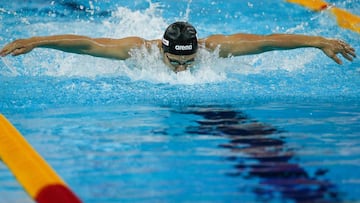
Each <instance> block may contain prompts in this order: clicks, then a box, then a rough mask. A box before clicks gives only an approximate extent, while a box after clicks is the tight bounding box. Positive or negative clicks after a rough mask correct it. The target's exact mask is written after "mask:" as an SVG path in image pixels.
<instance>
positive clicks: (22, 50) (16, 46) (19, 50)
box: [0, 40, 33, 56]
mask: <svg viewBox="0 0 360 203" xmlns="http://www.w3.org/2000/svg"><path fill="white" fill-rule="evenodd" d="M32 49H33V47H32V46H31V44H29V43H27V41H26V40H15V41H13V42H11V43H9V44H7V45H6V46H5V47H4V48H3V49H2V50H1V51H0V56H7V55H9V54H12V55H13V56H18V55H20V54H26V53H28V52H29V51H31V50H32Z"/></svg>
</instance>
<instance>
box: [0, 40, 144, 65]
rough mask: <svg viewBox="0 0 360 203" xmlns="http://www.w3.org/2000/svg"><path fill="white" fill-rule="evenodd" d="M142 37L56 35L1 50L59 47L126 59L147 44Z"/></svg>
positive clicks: (16, 51) (3, 53)
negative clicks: (134, 49)
mask: <svg viewBox="0 0 360 203" xmlns="http://www.w3.org/2000/svg"><path fill="white" fill-rule="evenodd" d="M147 44H148V41H146V40H144V39H142V38H140V37H127V38H122V39H110V38H90V37H86V36H80V35H54V36H43V37H31V38H27V39H19V40H15V41H13V42H11V43H9V44H7V45H6V46H4V48H3V49H2V50H1V51H0V56H6V55H8V54H12V55H13V56H17V55H20V54H26V53H28V52H30V51H31V50H33V49H34V48H37V47H42V48H51V49H57V50H61V51H65V52H69V53H76V54H87V55H91V56H96V57H104V58H113V59H120V60H124V59H127V58H129V57H130V55H129V51H130V50H131V49H133V48H137V47H141V46H143V45H147Z"/></svg>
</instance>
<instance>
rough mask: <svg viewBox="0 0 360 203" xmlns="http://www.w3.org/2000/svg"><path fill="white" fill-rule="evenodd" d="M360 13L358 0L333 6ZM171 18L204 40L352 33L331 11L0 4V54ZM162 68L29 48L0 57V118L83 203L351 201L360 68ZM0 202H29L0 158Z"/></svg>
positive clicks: (277, 2) (206, 64)
mask: <svg viewBox="0 0 360 203" xmlns="http://www.w3.org/2000/svg"><path fill="white" fill-rule="evenodd" d="M329 2H331V3H333V4H334V5H336V6H337V7H340V8H344V9H346V10H348V11H350V12H352V13H354V14H357V15H360V13H359V11H360V9H359V8H360V2H359V1H358V0H348V1H329ZM175 20H187V21H190V22H191V23H192V24H193V25H194V26H196V28H197V30H198V35H199V37H206V36H208V35H210V34H217V33H222V34H229V33H236V32H248V33H257V34H270V33H273V32H281V33H300V34H309V35H322V36H326V37H333V38H341V39H343V40H345V41H347V42H349V43H350V44H351V45H352V46H353V47H354V48H355V49H356V51H357V52H359V50H360V46H359V45H360V43H359V40H360V35H359V34H357V33H354V32H352V31H349V30H345V29H342V28H339V27H338V26H337V24H336V22H335V20H334V19H333V18H332V16H331V14H330V13H328V12H322V13H314V12H310V11H308V10H306V9H304V8H302V7H300V6H297V5H294V4H290V3H286V2H285V1H282V0H273V1H246V2H242V1H233V0H232V1H206V0H202V1H184V0H183V1H151V2H150V1H142V0H137V1H122V2H118V1H111V0H106V1H96V0H93V1H65V0H62V1H43V0H41V1H40V0H35V1H28V3H26V4H23V3H22V1H19V0H14V1H11V3H10V2H1V3H0V28H1V30H2V32H1V34H0V46H3V45H5V44H6V43H8V42H10V41H11V40H14V39H17V38H25V37H30V36H34V35H49V34H63V33H74V34H81V35H87V36H92V37H114V38H121V37H126V36H131V35H137V36H141V37H144V38H146V39H155V38H160V37H161V36H162V34H163V31H164V29H165V28H166V26H167V25H168V24H169V23H171V22H173V21H175ZM202 54H203V58H201V63H200V64H199V65H198V67H196V68H195V69H194V70H193V71H191V72H190V71H189V72H183V73H178V74H175V73H171V72H170V71H168V69H167V68H166V67H165V66H164V65H163V64H162V63H161V62H159V60H158V58H157V55H156V54H150V55H149V56H146V57H144V53H143V52H142V51H138V52H137V53H134V58H133V59H130V60H127V61H114V60H107V59H100V58H93V57H89V56H80V55H74V54H66V53H61V52H58V51H54V50H48V49H35V50H34V51H32V52H31V53H29V54H27V55H23V56H19V57H11V56H10V57H5V58H2V59H1V62H0V81H1V82H0V111H1V113H2V114H4V115H5V116H6V117H7V118H8V119H9V120H10V121H11V122H12V123H13V124H14V125H15V126H16V127H17V128H18V129H19V131H20V132H21V133H22V134H23V135H24V137H25V138H26V139H27V140H28V141H29V143H31V144H32V145H33V147H34V148H35V149H36V150H37V151H38V152H39V153H40V154H41V155H42V156H43V157H44V158H45V159H46V160H47V161H48V163H49V164H50V165H51V166H52V167H53V168H54V169H55V170H56V171H57V173H58V174H59V175H60V176H61V177H62V178H63V179H64V180H65V181H66V182H67V183H68V185H69V187H70V188H71V189H72V190H73V191H74V192H75V193H76V194H77V195H78V196H79V197H80V198H81V199H82V200H83V201H84V202H90V203H95V202H96V203H97V202H99V203H104V202H195V201H196V202H309V201H315V202H349V201H360V198H359V195H360V189H359V188H360V187H359V184H360V175H359V173H358V172H357V171H358V170H359V169H360V167H359V163H360V139H359V135H360V127H359V126H360V88H359V87H360V61H359V59H358V58H357V59H355V60H354V61H353V62H348V61H344V65H342V66H339V65H337V64H335V63H334V62H333V61H332V60H330V59H329V58H327V57H326V56H325V55H324V54H323V53H322V52H321V51H319V50H316V49H298V50H291V51H275V52H268V53H264V54H260V55H251V56H242V57H236V58H230V59H219V58H217V57H216V56H215V54H211V53H202ZM0 196H1V199H0V202H21V203H22V202H32V200H31V199H30V197H29V196H28V195H27V194H26V193H25V191H24V190H23V188H22V187H21V185H20V184H19V183H18V182H17V180H16V179H15V178H14V176H13V175H12V173H11V172H10V171H9V170H8V168H7V167H6V165H4V164H3V163H1V164H0Z"/></svg>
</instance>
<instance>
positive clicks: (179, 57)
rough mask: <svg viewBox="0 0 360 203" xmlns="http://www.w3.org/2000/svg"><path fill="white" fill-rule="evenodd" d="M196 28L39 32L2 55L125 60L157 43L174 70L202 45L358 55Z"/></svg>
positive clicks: (317, 41)
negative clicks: (155, 32)
mask: <svg viewBox="0 0 360 203" xmlns="http://www.w3.org/2000/svg"><path fill="white" fill-rule="evenodd" d="M196 34H197V32H196V29H195V28H194V27H193V26H192V25H191V24H189V23H187V22H175V23H173V24H171V25H169V27H168V28H167V29H166V30H165V33H164V35H163V38H162V39H161V40H160V39H156V40H145V39H143V38H141V37H126V38H122V39H111V38H90V37H86V36H80V35H54V36H41V37H40V36H39V37H31V38H27V39H18V40H15V41H13V42H11V43H9V44H7V45H5V46H4V47H3V49H2V50H1V51H0V55H1V56H6V55H8V54H12V55H13V56H17V55H21V54H26V53H28V52H30V51H31V50H33V49H34V48H38V47H39V48H51V49H57V50H61V51H64V52H69V53H76V54H87V55H91V56H95V57H104V58H111V59H119V60H125V59H128V58H130V57H131V54H130V53H131V50H133V49H139V48H142V47H146V48H147V49H149V50H150V49H151V47H152V46H153V45H155V46H156V47H158V48H159V49H160V53H162V58H163V61H164V63H165V64H167V65H168V66H169V68H171V69H172V70H173V71H174V72H179V71H184V70H186V69H188V68H189V67H190V66H191V65H192V64H193V62H194V61H195V58H196V54H197V51H198V49H199V48H201V49H207V50H209V51H215V50H216V49H218V50H219V56H220V57H231V56H241V55H249V54H259V53H263V52H267V51H272V50H289V49H295V48H303V47H314V48H318V49H320V50H322V51H323V52H324V53H325V54H326V55H327V56H328V57H330V58H331V59H333V60H334V61H335V62H336V63H338V64H342V61H341V59H340V58H339V57H338V56H337V55H338V54H341V55H342V56H343V57H344V58H345V59H347V60H349V61H352V60H353V58H355V57H356V54H355V49H354V48H352V47H351V46H350V45H349V44H347V43H345V42H343V41H341V40H338V39H330V38H324V37H320V36H307V35H297V34H271V35H255V34H243V33H238V34H232V35H221V34H218V35H211V36H209V37H207V38H203V39H197V36H196Z"/></svg>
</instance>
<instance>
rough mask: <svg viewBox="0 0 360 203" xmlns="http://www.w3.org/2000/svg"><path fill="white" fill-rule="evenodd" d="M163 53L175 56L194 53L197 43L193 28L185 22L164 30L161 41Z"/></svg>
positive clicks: (174, 24)
mask: <svg viewBox="0 0 360 203" xmlns="http://www.w3.org/2000/svg"><path fill="white" fill-rule="evenodd" d="M162 48H163V50H164V52H165V53H166V52H167V53H171V54H175V55H191V54H194V53H196V51H197V49H198V43H197V38H196V30H195V28H194V26H192V25H191V24H189V23H187V22H175V23H173V24H171V25H169V27H168V28H167V29H166V30H165V33H164V36H163V39H162Z"/></svg>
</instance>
